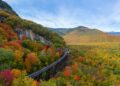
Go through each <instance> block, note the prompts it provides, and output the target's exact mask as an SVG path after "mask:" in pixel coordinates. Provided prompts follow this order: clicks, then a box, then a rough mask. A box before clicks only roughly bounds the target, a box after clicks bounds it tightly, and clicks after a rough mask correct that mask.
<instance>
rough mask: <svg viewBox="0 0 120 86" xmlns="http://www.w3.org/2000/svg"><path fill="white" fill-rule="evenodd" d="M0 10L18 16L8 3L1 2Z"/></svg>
mask: <svg viewBox="0 0 120 86" xmlns="http://www.w3.org/2000/svg"><path fill="white" fill-rule="evenodd" d="M0 10H4V11H6V12H8V13H10V14H14V15H17V14H16V12H15V11H14V10H13V9H12V8H11V6H9V5H8V4H7V3H6V2H4V1H2V0H0Z"/></svg>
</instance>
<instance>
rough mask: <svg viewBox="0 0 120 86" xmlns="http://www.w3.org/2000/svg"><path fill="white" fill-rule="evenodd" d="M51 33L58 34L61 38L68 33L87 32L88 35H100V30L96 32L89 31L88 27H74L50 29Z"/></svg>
mask: <svg viewBox="0 0 120 86" xmlns="http://www.w3.org/2000/svg"><path fill="white" fill-rule="evenodd" d="M51 30H52V31H54V32H56V33H58V34H59V35H61V36H64V35H66V34H68V33H70V32H73V31H78V32H82V33H85V32H87V33H88V32H89V33H92V34H93V33H94V32H95V33H101V32H102V31H100V30H97V29H91V28H88V27H85V26H78V27H75V28H52V29H51Z"/></svg>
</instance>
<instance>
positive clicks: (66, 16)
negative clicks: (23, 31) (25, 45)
mask: <svg viewBox="0 0 120 86" xmlns="http://www.w3.org/2000/svg"><path fill="white" fill-rule="evenodd" d="M4 1H7V2H8V3H15V4H16V3H17V4H19V2H20V1H21V2H29V1H27V0H26V1H24V0H20V1H19V2H18V0H4ZM41 1H43V2H46V1H47V0H41ZM54 1H55V0H54ZM103 1H104V0H103ZM109 2H110V1H109ZM107 4H108V7H106V8H105V7H102V6H100V7H96V10H97V11H99V12H100V13H99V14H96V13H94V12H92V11H90V10H88V9H82V8H73V7H69V6H66V5H64V6H61V5H60V6H59V7H58V9H57V10H56V13H55V14H54V13H50V12H46V11H45V10H38V9H35V8H32V7H31V8H29V9H19V11H18V12H19V14H20V16H22V17H23V18H26V19H30V20H33V21H35V22H37V23H40V24H42V25H44V26H48V27H55V28H56V27H66V28H69V27H76V26H80V25H83V26H88V27H92V28H99V29H101V30H103V31H112V30H113V31H120V25H119V24H117V23H120V10H119V8H120V0H115V1H114V3H112V5H110V6H109V3H107ZM113 23H115V24H117V26H114V25H113Z"/></svg>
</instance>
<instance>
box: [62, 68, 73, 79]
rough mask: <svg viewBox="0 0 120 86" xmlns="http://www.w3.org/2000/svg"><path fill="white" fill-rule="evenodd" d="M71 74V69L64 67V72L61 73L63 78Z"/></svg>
mask: <svg viewBox="0 0 120 86" xmlns="http://www.w3.org/2000/svg"><path fill="white" fill-rule="evenodd" d="M71 73H72V72H71V68H70V67H68V66H66V67H65V70H64V71H63V74H64V76H65V77H70V75H71Z"/></svg>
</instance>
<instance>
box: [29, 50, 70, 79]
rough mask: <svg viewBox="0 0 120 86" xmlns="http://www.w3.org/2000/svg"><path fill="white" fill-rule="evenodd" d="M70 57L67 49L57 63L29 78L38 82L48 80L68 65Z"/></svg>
mask: <svg viewBox="0 0 120 86" xmlns="http://www.w3.org/2000/svg"><path fill="white" fill-rule="evenodd" d="M68 55H69V50H68V49H67V48H66V49H65V50H64V54H63V55H62V57H60V58H59V59H58V60H57V61H55V62H53V63H52V64H50V65H48V66H46V67H44V68H43V69H41V70H38V71H36V72H34V73H32V74H30V75H28V77H31V78H34V79H36V80H39V79H43V80H48V79H49V78H51V77H53V76H54V75H55V74H56V73H57V72H58V71H60V70H62V69H63V68H64V67H65V66H66V65H67V60H68Z"/></svg>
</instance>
